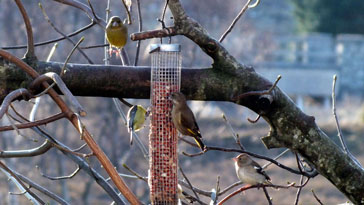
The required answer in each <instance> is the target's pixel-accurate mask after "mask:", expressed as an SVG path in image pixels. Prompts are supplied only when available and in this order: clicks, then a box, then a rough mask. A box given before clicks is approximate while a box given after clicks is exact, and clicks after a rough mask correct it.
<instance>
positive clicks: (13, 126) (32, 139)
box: [5, 113, 38, 142]
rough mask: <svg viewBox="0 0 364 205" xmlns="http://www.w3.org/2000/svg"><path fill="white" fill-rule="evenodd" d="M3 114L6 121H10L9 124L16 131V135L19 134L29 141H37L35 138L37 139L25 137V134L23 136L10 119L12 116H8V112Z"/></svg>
mask: <svg viewBox="0 0 364 205" xmlns="http://www.w3.org/2000/svg"><path fill="white" fill-rule="evenodd" d="M5 116H6V117H7V119H8V121H9V123H10V126H11V127H12V128H13V130H14V131H15V132H16V134H17V135H18V136H20V137H24V138H25V139H27V140H30V141H32V142H38V140H37V139H34V138H30V137H27V136H25V135H22V134H21V133H20V131H19V129H18V128H17V127H16V126H15V124H14V122H13V121H12V119H14V118H12V116H10V115H9V114H8V113H6V115H5ZM11 118H12V119H11Z"/></svg>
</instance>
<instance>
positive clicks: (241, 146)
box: [222, 114, 245, 150]
mask: <svg viewBox="0 0 364 205" xmlns="http://www.w3.org/2000/svg"><path fill="white" fill-rule="evenodd" d="M222 118H223V119H224V121H225V123H226V124H227V125H228V127H229V128H230V131H231V133H232V135H233V137H234V139H235V142H236V144H237V145H238V146H239V147H240V149H241V150H245V148H244V146H243V145H242V144H241V142H240V139H239V135H238V134H236V132H235V130H234V128H233V126H231V123H230V122H229V121H228V120H227V118H226V116H225V115H224V114H222Z"/></svg>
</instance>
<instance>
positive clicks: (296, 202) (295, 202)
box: [294, 175, 304, 205]
mask: <svg viewBox="0 0 364 205" xmlns="http://www.w3.org/2000/svg"><path fill="white" fill-rule="evenodd" d="M303 179H304V176H303V175H302V176H301V179H300V184H301V185H302V183H303ZM302 188H303V187H300V188H298V189H297V193H296V199H295V200H294V204H295V205H297V204H298V201H299V200H300V194H301V191H302Z"/></svg>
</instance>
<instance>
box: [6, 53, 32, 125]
mask: <svg viewBox="0 0 364 205" xmlns="http://www.w3.org/2000/svg"><path fill="white" fill-rule="evenodd" d="M0 52H1V51H0ZM30 96H31V94H30V93H29V91H28V90H27V89H25V88H20V89H17V90H14V91H12V92H11V93H9V94H8V95H7V96H6V97H5V99H4V101H3V103H2V104H1V107H0V119H1V118H2V117H3V116H4V114H5V113H6V112H7V111H8V109H9V106H10V103H11V102H12V101H14V100H15V99H17V98H18V97H23V98H24V99H29V98H30Z"/></svg>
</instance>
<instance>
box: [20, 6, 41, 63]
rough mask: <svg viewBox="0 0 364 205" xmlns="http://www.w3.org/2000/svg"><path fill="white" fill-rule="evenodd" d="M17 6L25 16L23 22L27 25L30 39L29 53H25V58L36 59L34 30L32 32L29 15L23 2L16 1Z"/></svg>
mask: <svg viewBox="0 0 364 205" xmlns="http://www.w3.org/2000/svg"><path fill="white" fill-rule="evenodd" d="M15 3H16V5H17V6H18V8H19V10H20V13H21V15H22V16H23V20H24V23H25V28H26V31H27V37H28V47H27V52H26V53H25V57H26V58H30V59H32V58H36V56H35V52H34V38H33V30H32V25H31V23H30V20H29V17H28V14H27V12H26V10H25V8H24V6H23V4H22V3H21V0H15Z"/></svg>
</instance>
